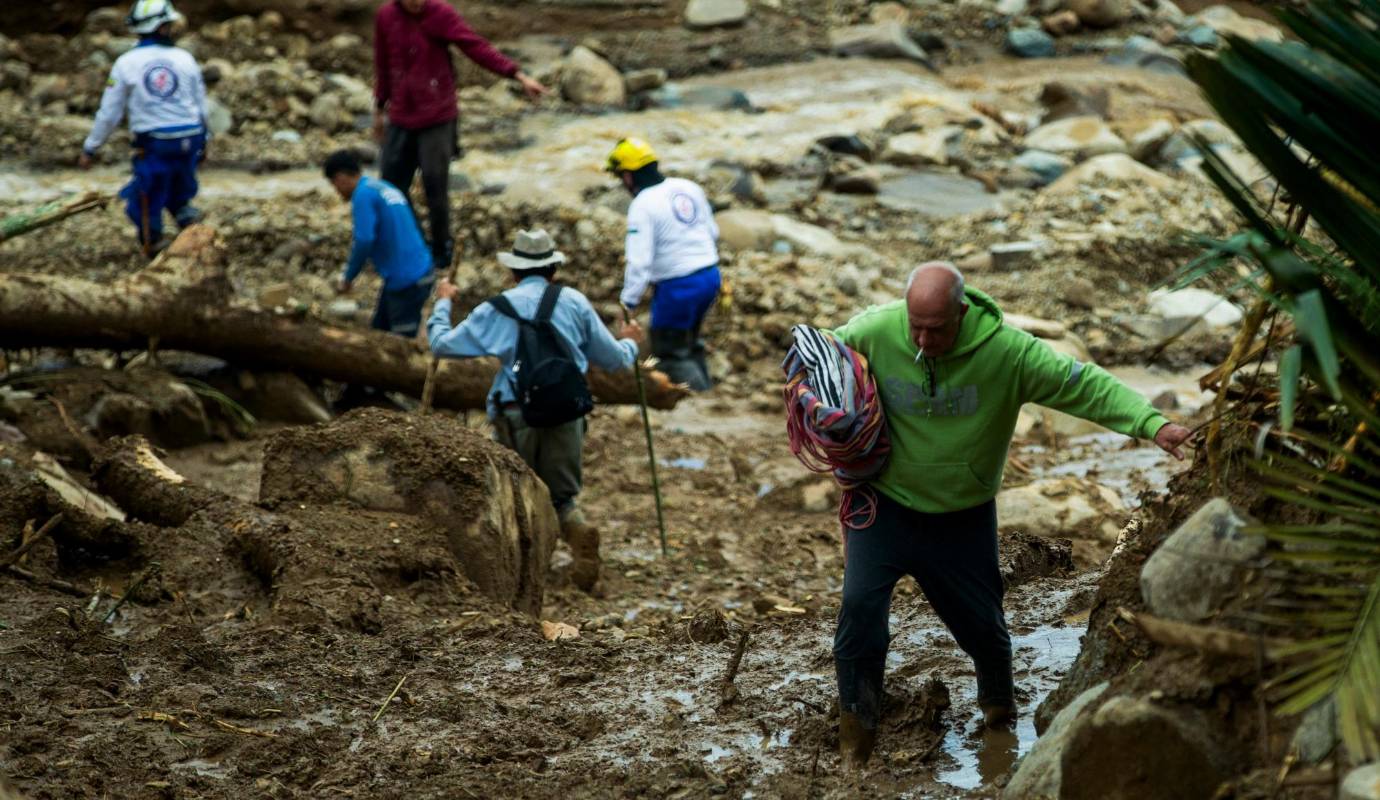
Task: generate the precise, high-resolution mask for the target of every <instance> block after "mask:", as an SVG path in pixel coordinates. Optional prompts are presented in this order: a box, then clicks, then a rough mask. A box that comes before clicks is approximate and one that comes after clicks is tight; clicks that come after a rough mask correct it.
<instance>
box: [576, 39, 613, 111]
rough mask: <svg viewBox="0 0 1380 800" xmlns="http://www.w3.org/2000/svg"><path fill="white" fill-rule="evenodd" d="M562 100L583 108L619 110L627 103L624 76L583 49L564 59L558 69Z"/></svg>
mask: <svg viewBox="0 0 1380 800" xmlns="http://www.w3.org/2000/svg"><path fill="white" fill-rule="evenodd" d="M560 85H561V96H563V97H564V98H565V99H566V100H568V101H570V102H572V103H575V104H576V105H582V106H621V105H623V104H624V103H625V102H626V101H627V91H626V89H625V88H624V87H623V76H622V75H620V74H618V70H617V69H614V66H613V65H612V64H610V63H609V62H607V61H605V60H604V59H603V58H601V57H600V56H599V55H598V54H597V53H595V52H594V51H593V50H590V49H589V48H588V47H585V46H584V45H580V46H577V47H576V48H575V49H573V50H571V51H570V55H568V56H566V58H565V62H564V63H563V64H562V66H561V84H560Z"/></svg>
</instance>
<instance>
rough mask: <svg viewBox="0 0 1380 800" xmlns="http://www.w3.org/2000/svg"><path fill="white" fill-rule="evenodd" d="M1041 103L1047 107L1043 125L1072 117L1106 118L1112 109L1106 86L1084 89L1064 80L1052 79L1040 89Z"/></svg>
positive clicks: (1041, 121)
mask: <svg viewBox="0 0 1380 800" xmlns="http://www.w3.org/2000/svg"><path fill="white" fill-rule="evenodd" d="M1040 105H1042V106H1044V107H1045V114H1044V117H1043V118H1042V119H1041V120H1040V124H1041V125H1048V124H1049V123H1051V122H1057V121H1058V120H1061V119H1068V118H1070V117H1100V118H1102V119H1106V118H1107V113H1108V111H1109V110H1110V109H1111V96H1110V95H1109V94H1108V92H1107V88H1106V87H1105V86H1098V87H1095V88H1092V89H1087V90H1082V89H1075V88H1073V87H1072V86H1069V85H1068V84H1067V83H1064V82H1062V81H1051V82H1050V83H1046V84H1045V86H1044V88H1043V89H1041V90H1040Z"/></svg>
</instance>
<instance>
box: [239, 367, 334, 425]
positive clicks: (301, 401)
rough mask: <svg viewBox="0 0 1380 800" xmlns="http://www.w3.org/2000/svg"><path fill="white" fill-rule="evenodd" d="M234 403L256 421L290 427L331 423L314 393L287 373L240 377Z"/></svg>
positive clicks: (309, 387) (324, 407)
mask: <svg viewBox="0 0 1380 800" xmlns="http://www.w3.org/2000/svg"><path fill="white" fill-rule="evenodd" d="M240 390H241V391H239V392H237V393H236V397H235V399H236V401H237V402H239V404H240V405H242V406H244V407H245V409H246V410H247V411H249V413H251V414H253V415H254V418H255V419H258V420H269V421H272V422H286V423H289V424H292V425H318V424H320V423H323V422H330V421H331V412H330V409H329V408H327V406H326V403H325V401H324V400H322V399H321V395H319V394H317V393H316V390H315V389H313V388H312V387H311V386H309V385H308V384H307V382H306V381H304V380H302V379H301V378H300V377H298V376H297V375H296V374H294V373H291V372H256V373H248V372H245V373H241V380H240Z"/></svg>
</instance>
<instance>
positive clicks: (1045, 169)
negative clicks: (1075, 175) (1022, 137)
mask: <svg viewBox="0 0 1380 800" xmlns="http://www.w3.org/2000/svg"><path fill="white" fill-rule="evenodd" d="M1011 164H1012V166H1015V167H1019V168H1020V169H1025V170H1029V171H1030V172H1032V173H1034V174H1035V175H1036V176H1038V177H1039V179H1040V182H1041V185H1045V184H1050V183H1053V182H1054V181H1056V180H1058V179H1059V176H1061V175H1063V174H1064V173H1065V172H1068V171H1069V169H1070V168H1071V167H1072V166H1073V161H1072V160H1070V159H1067V158H1065V157H1063V156H1061V155H1057V154H1055V153H1050V152H1047V151H1045V150H1027V151H1025V152H1024V153H1021V154H1020V155H1018V156H1016V157H1015V158H1013V159H1012V160H1011Z"/></svg>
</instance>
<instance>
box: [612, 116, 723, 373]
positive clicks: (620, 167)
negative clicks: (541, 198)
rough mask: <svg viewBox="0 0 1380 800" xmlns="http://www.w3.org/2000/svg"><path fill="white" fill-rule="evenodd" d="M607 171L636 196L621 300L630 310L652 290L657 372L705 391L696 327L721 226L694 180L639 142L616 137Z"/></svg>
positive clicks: (710, 288) (715, 268) (716, 279)
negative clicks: (669, 170)
mask: <svg viewBox="0 0 1380 800" xmlns="http://www.w3.org/2000/svg"><path fill="white" fill-rule="evenodd" d="M608 171H609V172H612V173H614V174H615V175H617V176H618V178H619V180H621V181H622V182H623V186H624V187H625V188H626V189H627V190H628V191H629V192H631V193H632V195H633V201H632V205H630V206H628V237H627V244H626V247H625V250H626V258H627V266H626V267H625V268H624V276H623V292H622V295H621V296H620V300H622V302H623V306H624V307H625V308H627V309H629V310H631V309H634V308H636V307H637V305H638V303H640V302H642V296H643V295H644V294H645V293H646V291H647V289H648V288H649V287H650V288H652V290H653V291H654V294H653V296H652V324H651V329H652V332H651V339H652V353H653V354H655V355H656V357H657V359H658V360H659V361H660V362H661V369H662V371H664V372H665V373H666V374H667V375H669V376H670V377H671V380H673V381H675V382H677V383H684V384H686V385H688V386H689V387H690V388H691V389H693V390H695V391H704V390H706V389H709V388H711V387H712V386H713V385H714V384H713V381H712V380H711V379H710V377H709V368H708V366H707V365H706V364H705V360H704V341H703V340H702V339H700V326H701V325H702V324H703V323H704V317H705V315H706V314H708V313H709V309H710V308H711V307H712V306H713V305H714V298H716V297H718V294H719V287H720V283H721V278H720V275H719V247H718V241H719V226H718V225H716V224H714V212H713V210H712V209H711V208H710V207H709V199H708V198H707V197H705V194H704V189H701V188H700V186H699V184H696V183H694V182H692V181H688V180H685V179H684V178H667V177H665V176H664V175H662V174H661V170H660V167H659V166H658V163H657V157H656V153H655V152H653V151H652V148H651V145H649V144H647V143H646V142H644V141H642V140H641V139H623V140H621V141H619V142H618V144H617V145H615V146H614V148H613V152H611V153H609V159H608Z"/></svg>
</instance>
